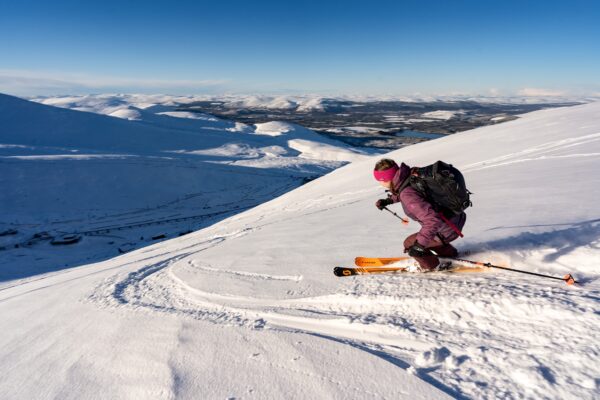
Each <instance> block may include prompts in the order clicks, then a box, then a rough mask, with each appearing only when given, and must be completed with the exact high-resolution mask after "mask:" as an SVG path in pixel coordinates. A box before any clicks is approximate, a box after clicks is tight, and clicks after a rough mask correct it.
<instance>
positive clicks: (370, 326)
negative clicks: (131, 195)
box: [0, 103, 600, 399]
mask: <svg viewBox="0 0 600 400" xmlns="http://www.w3.org/2000/svg"><path fill="white" fill-rule="evenodd" d="M599 113H600V103H595V104H588V105H582V106H577V107H573V108H564V109H551V110H545V111H539V112H535V113H532V114H528V115H526V116H524V117H522V118H521V119H519V120H516V121H512V122H508V123H505V124H501V125H495V126H491V127H485V128H480V129H476V130H473V131H469V132H463V133H459V134H455V135H452V136H449V137H447V138H443V139H438V140H435V141H431V142H427V143H423V144H419V145H415V146H411V147H408V148H404V149H401V150H398V151H395V152H392V153H390V154H388V155H387V156H388V157H392V158H394V159H396V160H398V161H404V162H406V163H407V164H409V165H416V166H418V165H426V164H430V163H432V162H434V161H437V160H438V159H442V160H444V161H447V162H450V163H452V164H453V165H455V166H457V167H458V168H460V169H461V170H462V171H463V172H464V174H465V178H466V180H467V182H468V186H469V189H471V190H472V191H473V192H474V193H475V194H474V196H473V203H474V207H473V208H472V209H469V212H468V215H469V218H468V221H467V225H466V227H465V230H464V233H465V236H466V238H465V239H462V240H461V241H459V242H457V245H458V246H459V247H460V249H461V250H467V249H469V250H472V251H473V253H472V255H471V258H476V259H481V260H489V261H493V262H494V263H504V264H506V265H511V266H512V267H515V268H521V269H527V270H530V271H536V272H543V273H547V274H555V275H557V276H562V275H563V274H565V273H573V274H575V275H576V276H577V278H578V279H580V280H582V281H584V282H585V284H584V285H583V286H580V287H570V286H566V285H564V284H562V283H561V282H555V281H544V280H541V279H538V278H535V277H530V276H525V275H522V276H520V275H516V274H513V273H510V272H501V271H495V272H490V273H487V274H480V275H464V274H463V275H455V276H453V275H441V274H438V275H435V274H434V275H419V274H414V275H410V274H403V275H401V276H361V277H358V278H346V279H343V280H341V279H339V278H336V277H334V276H333V275H332V274H331V268H332V267H333V266H335V265H347V264H350V263H352V261H353V259H354V256H357V255H363V256H370V255H373V256H397V255H400V254H399V253H401V251H402V249H401V246H402V240H403V238H404V237H405V236H406V235H408V234H409V233H412V232H414V231H415V230H417V229H418V227H417V226H416V225H415V224H414V223H411V224H410V225H409V226H408V227H405V226H404V225H402V224H400V223H398V221H397V220H396V219H395V218H393V217H391V216H390V215H387V214H384V213H381V212H380V211H378V210H377V209H376V208H375V207H374V203H375V201H376V199H377V198H378V197H380V196H382V195H383V192H382V190H381V188H379V187H377V185H376V183H375V182H374V181H373V180H372V177H371V170H372V166H373V164H374V161H375V160H376V157H374V158H369V159H366V160H361V161H356V162H353V163H351V164H350V165H347V166H345V167H342V168H340V169H337V170H335V171H334V172H332V173H330V174H328V175H326V176H324V177H322V178H320V179H316V180H314V181H312V182H310V183H308V184H306V185H304V186H302V187H300V188H298V189H296V190H294V191H292V192H289V193H287V194H284V195H282V196H280V197H278V198H276V199H274V200H272V201H269V202H267V203H265V204H262V205H260V206H258V207H255V208H253V209H251V210H248V211H246V212H243V213H240V214H238V215H236V216H233V217H230V218H228V219H225V220H223V221H221V222H220V223H217V224H215V225H213V226H210V227H208V228H205V229H202V230H200V231H197V232H194V233H192V234H189V235H186V236H183V237H181V238H178V239H173V240H169V241H166V242H162V243H158V244H155V245H153V246H149V247H146V248H143V249H140V250H137V251H134V252H131V253H128V254H125V255H123V256H120V257H117V258H114V259H110V260H107V261H104V262H100V263H95V264H90V265H85V266H81V267H79V268H73V269H69V270H63V271H60V272H56V273H53V274H47V275H38V276H35V277H32V278H30V279H27V280H21V281H12V282H7V283H6V285H5V286H4V287H3V288H1V290H0V313H1V315H2V319H3V322H2V325H3V329H2V332H3V333H2V335H0V348H1V349H2V351H1V353H0V355H1V358H0V372H1V373H0V391H1V393H3V395H5V396H6V397H7V398H13V399H17V398H22V399H26V398H33V397H35V398H290V397H293V398H340V399H341V398H394V399H398V398H406V399H414V398H431V399H440V398H477V399H496V398H528V399H540V398H561V399H592V398H597V397H598V395H599V384H600V382H599V377H600V364H599V363H598V354H599V353H600V347H599V345H598V342H597V340H596V339H595V332H597V331H598V330H599V329H600V311H599V307H598V305H599V303H598V298H599V296H600V290H599V288H598V285H597V280H598V277H599V275H598V269H597V267H596V264H597V261H598V259H599V255H600V254H599V250H598V246H599V244H600V230H599V224H600V216H599V215H598V208H597V206H596V202H597V200H596V199H597V197H598V194H600V193H599V192H598V190H597V188H598V187H600V174H598V172H597V171H598V170H599V169H600V121H599V120H598V118H597V115H599ZM16 144H19V143H18V142H16ZM24 145H27V146H32V145H34V144H33V143H25V144H24ZM2 167H3V168H4V164H2Z"/></svg>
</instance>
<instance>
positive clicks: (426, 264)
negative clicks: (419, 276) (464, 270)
mask: <svg viewBox="0 0 600 400" xmlns="http://www.w3.org/2000/svg"><path fill="white" fill-rule="evenodd" d="M417 235H418V233H413V234H412V235H410V236H409V237H407V238H406V239H405V240H404V252H407V251H408V249H409V247H411V246H412V245H413V244H415V242H416V241H417ZM425 248H427V249H431V250H433V251H435V252H436V254H439V255H440V256H442V257H456V256H458V250H456V248H455V247H454V246H452V245H451V244H449V243H443V242H442V241H441V239H439V238H435V239H434V240H433V241H432V242H430V243H428V244H427V246H425ZM415 260H417V262H418V263H419V265H420V266H421V268H422V269H424V270H432V269H434V268H435V267H437V266H438V264H439V263H440V259H439V258H437V257H436V256H433V255H431V256H424V257H415Z"/></svg>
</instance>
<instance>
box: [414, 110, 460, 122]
mask: <svg viewBox="0 0 600 400" xmlns="http://www.w3.org/2000/svg"><path fill="white" fill-rule="evenodd" d="M462 113H463V112H462V111H448V110H437V111H430V112H426V113H423V114H421V117H424V118H430V119H441V120H444V121H447V120H449V119H450V118H454V117H455V116H456V115H460V114H462Z"/></svg>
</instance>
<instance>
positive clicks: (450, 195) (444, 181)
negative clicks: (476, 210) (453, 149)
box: [398, 161, 473, 217]
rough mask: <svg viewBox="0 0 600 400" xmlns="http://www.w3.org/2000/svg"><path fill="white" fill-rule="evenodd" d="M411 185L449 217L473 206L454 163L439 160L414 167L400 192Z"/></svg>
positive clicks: (462, 178)
mask: <svg viewBox="0 0 600 400" xmlns="http://www.w3.org/2000/svg"><path fill="white" fill-rule="evenodd" d="M408 185H410V186H411V187H412V188H413V189H415V190H416V191H417V192H419V193H421V194H423V195H424V196H425V198H426V199H427V201H429V203H431V205H432V206H433V208H434V210H436V211H440V212H442V213H443V214H444V215H446V216H447V217H451V216H453V215H457V214H460V213H462V212H463V211H464V210H465V209H467V208H468V207H470V206H472V205H473V203H471V200H470V195H471V194H472V193H471V192H469V191H468V190H467V187H466V185H465V178H464V177H463V175H462V173H461V172H460V171H459V170H458V169H456V168H454V167H453V166H452V164H446V163H445V162H443V161H438V162H436V163H434V164H431V165H428V166H426V167H422V168H412V169H411V175H410V177H408V178H407V179H406V180H405V181H404V182H403V183H402V185H401V186H400V189H399V190H398V193H400V192H402V190H404V188H406V187H407V186H408Z"/></svg>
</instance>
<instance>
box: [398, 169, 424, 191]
mask: <svg viewBox="0 0 600 400" xmlns="http://www.w3.org/2000/svg"><path fill="white" fill-rule="evenodd" d="M417 170H418V168H416V167H413V168H411V169H410V174H409V175H408V176H407V177H406V179H405V180H404V182H402V185H400V187H399V188H398V194H400V193H402V191H403V190H404V189H406V187H407V186H408V185H410V182H411V180H412V179H413V176H419V173H418V172H417Z"/></svg>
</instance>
